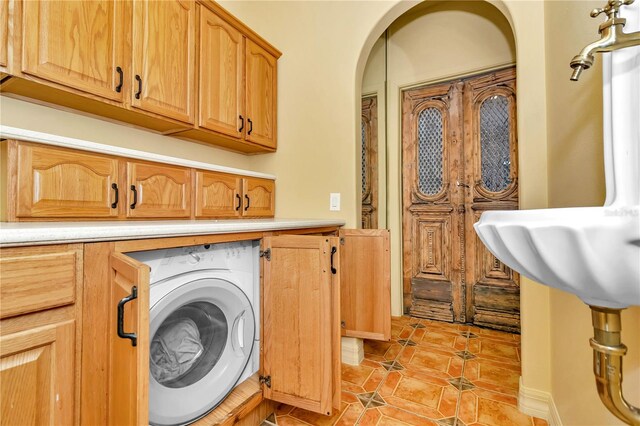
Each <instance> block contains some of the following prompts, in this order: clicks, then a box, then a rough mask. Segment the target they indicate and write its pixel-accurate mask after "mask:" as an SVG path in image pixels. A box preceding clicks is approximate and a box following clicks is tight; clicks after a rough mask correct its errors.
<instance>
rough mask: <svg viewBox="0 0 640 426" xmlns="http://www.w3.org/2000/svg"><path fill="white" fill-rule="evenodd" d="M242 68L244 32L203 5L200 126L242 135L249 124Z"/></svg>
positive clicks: (235, 135)
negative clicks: (245, 108) (245, 112)
mask: <svg viewBox="0 0 640 426" xmlns="http://www.w3.org/2000/svg"><path fill="white" fill-rule="evenodd" d="M242 72H243V37H242V34H241V33H240V31H238V30H236V29H235V28H234V27H232V26H231V25H229V24H228V23H227V22H225V21H223V20H222V19H220V18H219V17H218V16H217V15H216V14H214V13H213V12H211V11H210V10H209V9H207V8H205V7H200V72H199V75H200V89H199V90H200V97H199V114H200V116H199V122H198V124H199V125H200V127H204V128H206V129H209V130H213V131H216V132H220V133H224V134H225V135H229V136H233V137H236V138H241V137H242V134H243V132H244V128H245V127H246V126H245V125H246V124H247V123H246V117H244V116H242V114H243V108H244V105H243V87H244V81H243V78H242ZM241 116H242V118H241Z"/></svg>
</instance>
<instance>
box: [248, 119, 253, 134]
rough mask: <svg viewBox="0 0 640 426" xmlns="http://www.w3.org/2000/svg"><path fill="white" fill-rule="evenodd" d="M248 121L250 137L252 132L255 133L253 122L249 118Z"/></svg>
mask: <svg viewBox="0 0 640 426" xmlns="http://www.w3.org/2000/svg"><path fill="white" fill-rule="evenodd" d="M247 121H248V122H249V131H248V132H247V134H248V135H250V134H251V132H253V121H251V119H250V118H247Z"/></svg>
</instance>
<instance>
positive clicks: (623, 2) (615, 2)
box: [590, 0, 635, 18]
mask: <svg viewBox="0 0 640 426" xmlns="http://www.w3.org/2000/svg"><path fill="white" fill-rule="evenodd" d="M634 1H635V0H609V1H608V2H607V5H606V6H605V7H602V8H600V7H599V8H596V9H593V10H592V11H591V14H590V15H591V17H592V18H595V17H597V16H598V15H600V14H601V13H606V14H607V16H608V17H609V18H617V17H618V13H619V12H620V7H621V6H628V5H630V4H632V3H633V2H634Z"/></svg>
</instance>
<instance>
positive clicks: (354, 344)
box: [341, 337, 364, 365]
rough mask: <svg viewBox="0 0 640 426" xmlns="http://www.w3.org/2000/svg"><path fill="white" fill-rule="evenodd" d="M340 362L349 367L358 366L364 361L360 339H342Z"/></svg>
mask: <svg viewBox="0 0 640 426" xmlns="http://www.w3.org/2000/svg"><path fill="white" fill-rule="evenodd" d="M341 358H342V362H343V363H345V364H349V365H360V363H361V362H362V360H363V359H364V346H363V344H362V339H356V338H355V337H343V338H342V350H341Z"/></svg>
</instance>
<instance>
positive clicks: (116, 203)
mask: <svg viewBox="0 0 640 426" xmlns="http://www.w3.org/2000/svg"><path fill="white" fill-rule="evenodd" d="M111 189H113V190H114V191H115V197H116V199H115V200H114V201H113V203H111V208H112V209H115V208H116V207H118V199H119V197H118V184H117V183H112V184H111Z"/></svg>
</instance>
